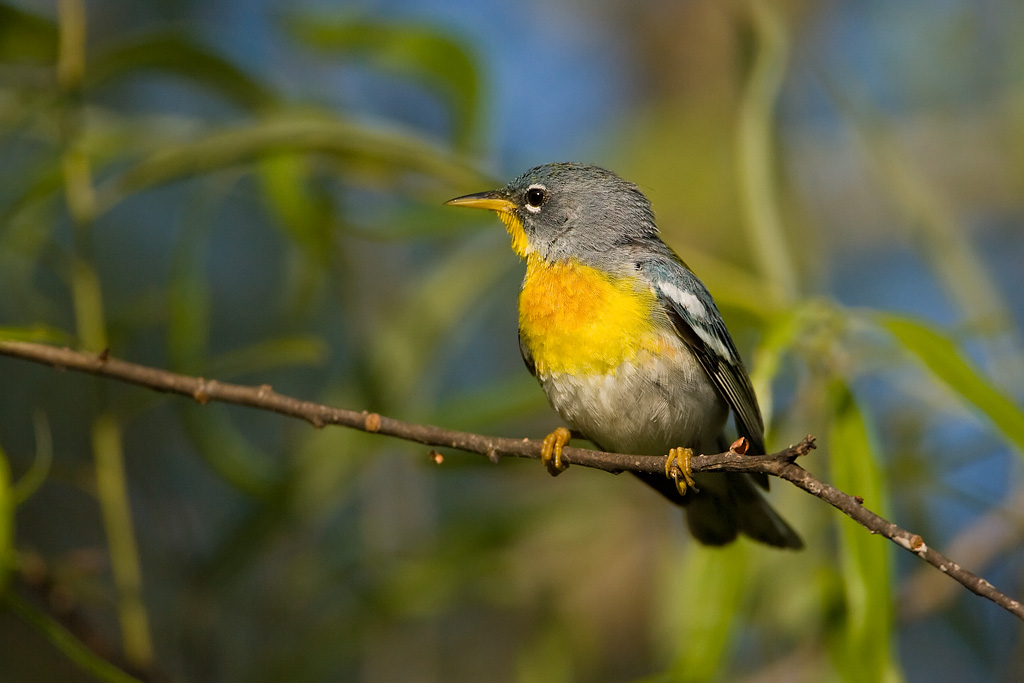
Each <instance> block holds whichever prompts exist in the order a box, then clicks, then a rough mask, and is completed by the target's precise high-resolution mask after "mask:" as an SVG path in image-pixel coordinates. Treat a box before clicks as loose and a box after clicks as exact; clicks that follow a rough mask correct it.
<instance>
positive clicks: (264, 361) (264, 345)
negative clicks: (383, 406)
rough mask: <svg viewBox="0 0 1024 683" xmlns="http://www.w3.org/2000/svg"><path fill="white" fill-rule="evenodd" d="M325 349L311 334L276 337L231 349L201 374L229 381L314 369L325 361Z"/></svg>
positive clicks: (213, 360) (326, 349) (323, 344)
mask: <svg viewBox="0 0 1024 683" xmlns="http://www.w3.org/2000/svg"><path fill="white" fill-rule="evenodd" d="M328 350H329V349H328V346H327V343H326V342H325V341H324V340H323V339H321V338H319V337H315V336H312V335H293V336H288V337H277V338H274V339H266V340H263V341H259V342H255V343H253V344H250V345H248V346H244V347H242V348H238V349H233V350H232V351H229V352H227V353H225V354H223V355H221V356H218V357H217V358H214V359H211V360H210V362H209V363H208V364H207V366H206V370H204V372H206V373H207V374H209V375H212V376H215V377H223V378H228V377H232V376H237V375H241V374H243V373H253V372H264V371H267V370H272V369H274V368H284V367H294V366H317V365H322V364H323V362H324V361H325V360H326V358H327V354H328Z"/></svg>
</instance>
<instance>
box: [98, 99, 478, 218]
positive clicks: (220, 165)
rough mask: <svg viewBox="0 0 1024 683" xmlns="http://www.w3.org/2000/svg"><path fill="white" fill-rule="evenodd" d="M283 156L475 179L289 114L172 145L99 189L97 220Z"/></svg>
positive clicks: (431, 154)
mask: <svg viewBox="0 0 1024 683" xmlns="http://www.w3.org/2000/svg"><path fill="white" fill-rule="evenodd" d="M282 152H303V153H317V154H323V155H326V156H328V157H330V158H332V159H335V160H337V161H340V162H342V163H345V164H347V165H349V167H350V168H352V169H356V168H358V169H359V170H362V171H368V172H373V173H377V174H387V176H388V177H394V176H396V175H400V174H404V173H409V172H415V173H421V174H424V175H427V176H431V177H434V178H437V179H439V180H442V181H445V182H447V183H450V184H453V185H459V186H461V187H472V186H474V185H476V184H477V183H479V181H480V178H481V175H480V174H479V173H478V172H477V171H475V170H474V168H473V166H472V165H471V164H470V162H469V161H468V160H466V159H465V158H462V157H458V156H455V155H453V154H452V153H451V152H449V151H448V150H446V149H444V148H442V147H440V146H438V145H436V144H433V143H431V142H428V141H426V140H425V139H423V138H421V137H418V136H416V135H413V134H410V133H408V132H404V131H399V130H396V129H384V128H381V127H371V126H366V125H362V124H359V123H355V122H353V121H348V120H345V119H342V118H337V117H333V116H326V115H320V116H317V115H307V114H297V113H290V114H288V115H275V116H271V117H266V118H264V119H261V120H259V121H256V122H255V123H251V124H248V125H243V126H239V127H235V128H229V129H226V130H218V131H216V132H213V133H210V134H209V135H206V136H204V137H201V138H199V139H196V140H191V141H181V142H177V143H175V144H173V145H168V146H166V147H164V148H162V149H160V150H158V151H156V152H154V153H152V154H150V155H149V156H147V157H145V158H144V159H142V160H141V161H138V162H136V163H134V164H132V165H130V166H129V167H128V168H127V169H126V170H125V171H123V172H122V173H121V174H119V175H117V176H115V177H114V178H113V179H111V180H109V181H107V182H106V183H104V184H103V185H101V186H100V188H99V190H98V205H99V207H100V209H99V212H100V213H102V212H103V211H106V210H109V209H110V207H112V206H113V205H115V204H117V203H118V202H120V201H122V200H123V199H125V198H126V197H128V196H130V195H132V194H135V193H137V192H141V191H142V190H146V189H149V188H151V187H156V186H158V185H162V184H165V183H170V182H174V181H177V180H182V179H185V178H190V177H193V176H197V175H203V174H207V173H213V172H216V171H221V170H224V169H227V168H232V167H235V166H240V165H244V164H251V163H253V162H254V161H257V160H259V159H262V158H265V157H267V156H268V155H278V154H281V153H282Z"/></svg>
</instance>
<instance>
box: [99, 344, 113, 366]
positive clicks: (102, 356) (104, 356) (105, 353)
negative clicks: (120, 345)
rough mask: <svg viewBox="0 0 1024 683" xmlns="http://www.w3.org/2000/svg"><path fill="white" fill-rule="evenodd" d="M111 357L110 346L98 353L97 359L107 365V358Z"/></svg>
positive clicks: (101, 363)
mask: <svg viewBox="0 0 1024 683" xmlns="http://www.w3.org/2000/svg"><path fill="white" fill-rule="evenodd" d="M108 358H110V347H109V346H108V347H106V348H104V349H103V350H102V351H100V352H99V353H97V354H96V360H98V361H99V362H100V365H106V364H107V359H108Z"/></svg>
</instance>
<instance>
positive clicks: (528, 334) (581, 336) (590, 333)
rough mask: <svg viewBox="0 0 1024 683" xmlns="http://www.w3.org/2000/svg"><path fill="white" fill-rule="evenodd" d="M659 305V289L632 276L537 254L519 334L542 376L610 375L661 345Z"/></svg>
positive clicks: (522, 297) (529, 264)
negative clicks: (637, 284) (547, 259)
mask: <svg viewBox="0 0 1024 683" xmlns="http://www.w3.org/2000/svg"><path fill="white" fill-rule="evenodd" d="M656 307H657V300H656V298H655V296H654V293H653V292H651V291H650V289H647V288H637V287H635V281H633V280H632V279H631V278H612V277H609V276H608V275H606V274H605V273H602V272H601V271H599V270H597V269H595V268H591V267H590V266H586V265H583V264H582V263H579V262H577V261H562V262H558V263H546V262H544V261H543V260H542V259H541V258H540V257H538V256H536V255H534V254H531V255H529V256H528V257H527V259H526V277H525V279H524V280H523V289H522V291H521V292H520V294H519V334H520V338H521V340H522V344H523V346H524V347H525V348H526V349H528V350H529V352H530V354H531V355H532V356H533V362H534V365H535V366H536V369H537V374H538V376H541V377H546V376H550V375H557V374H563V373H569V374H573V375H584V376H585V375H597V374H606V373H609V372H613V371H614V370H615V368H617V367H618V366H619V365H621V364H622V363H623V362H626V361H631V360H634V359H635V358H636V355H637V354H638V353H639V352H640V351H641V350H642V349H654V348H655V347H658V346H659V344H658V335H657V334H656V325H655V319H654V317H653V316H654V315H655V314H656V313H657V309H656Z"/></svg>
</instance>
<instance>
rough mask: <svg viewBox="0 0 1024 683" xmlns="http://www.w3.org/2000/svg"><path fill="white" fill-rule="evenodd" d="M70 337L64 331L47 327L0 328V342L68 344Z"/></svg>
mask: <svg viewBox="0 0 1024 683" xmlns="http://www.w3.org/2000/svg"><path fill="white" fill-rule="evenodd" d="M71 339H72V336H71V335H70V334H68V333H67V332H65V331H64V330H60V329H57V328H56V327H50V326H48V325H31V326H29V327H4V326H0V341H26V342H48V343H52V344H70V343H71Z"/></svg>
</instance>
